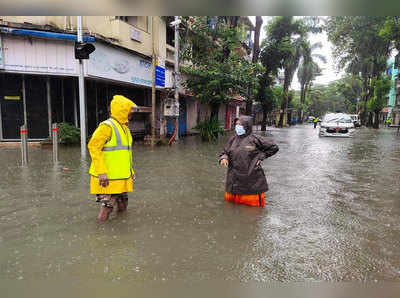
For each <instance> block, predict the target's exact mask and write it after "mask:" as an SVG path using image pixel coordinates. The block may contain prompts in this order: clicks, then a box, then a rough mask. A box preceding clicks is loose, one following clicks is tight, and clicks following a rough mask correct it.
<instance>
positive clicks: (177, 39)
mask: <svg viewBox="0 0 400 298" xmlns="http://www.w3.org/2000/svg"><path fill="white" fill-rule="evenodd" d="M174 23H175V42H174V46H175V53H174V60H175V64H174V71H175V76H174V79H175V96H174V97H175V101H176V102H177V103H178V106H179V88H178V75H179V30H178V28H179V23H180V22H179V17H178V16H175V22H174ZM175 121H176V124H177V125H176V127H177V128H176V130H177V132H176V137H175V139H176V140H177V141H178V140H179V116H177V117H176V119H175Z"/></svg>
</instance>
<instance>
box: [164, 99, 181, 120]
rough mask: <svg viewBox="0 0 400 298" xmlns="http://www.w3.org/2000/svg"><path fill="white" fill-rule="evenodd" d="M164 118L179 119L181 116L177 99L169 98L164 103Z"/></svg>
mask: <svg viewBox="0 0 400 298" xmlns="http://www.w3.org/2000/svg"><path fill="white" fill-rule="evenodd" d="M164 116H166V117H178V116H179V101H177V100H175V98H167V99H166V100H165V101H164Z"/></svg>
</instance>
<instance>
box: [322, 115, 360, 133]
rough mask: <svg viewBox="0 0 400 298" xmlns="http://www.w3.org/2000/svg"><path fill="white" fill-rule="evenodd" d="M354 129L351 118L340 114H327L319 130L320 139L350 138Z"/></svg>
mask: <svg viewBox="0 0 400 298" xmlns="http://www.w3.org/2000/svg"><path fill="white" fill-rule="evenodd" d="M354 131H355V128H354V123H353V120H352V119H351V117H350V116H349V115H347V114H342V113H329V114H326V115H325V116H324V118H323V119H322V122H321V126H320V129H319V136H320V137H347V138H349V137H352V136H353V134H354Z"/></svg>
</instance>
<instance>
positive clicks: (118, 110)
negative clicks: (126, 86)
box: [110, 95, 137, 124]
mask: <svg viewBox="0 0 400 298" xmlns="http://www.w3.org/2000/svg"><path fill="white" fill-rule="evenodd" d="M110 107H111V117H112V118H114V119H115V120H117V121H118V122H119V123H122V124H126V123H128V122H129V120H128V115H129V112H130V111H131V109H132V108H133V107H137V105H136V104H135V103H134V102H133V101H131V100H130V99H128V98H126V97H125V96H122V95H114V97H113V99H112V100H111V104H110Z"/></svg>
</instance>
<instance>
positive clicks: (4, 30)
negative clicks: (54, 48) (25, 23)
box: [0, 27, 95, 42]
mask: <svg viewBox="0 0 400 298" xmlns="http://www.w3.org/2000/svg"><path fill="white" fill-rule="evenodd" d="M0 32H1V33H6V34H12V35H25V36H33V37H42V38H51V39H62V40H72V41H77V40H78V38H77V35H76V34H68V33H57V32H49V31H39V30H29V29H17V28H9V27H0ZM82 38H83V41H84V42H94V41H95V38H94V37H93V36H85V35H84V36H83V37H82Z"/></svg>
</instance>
